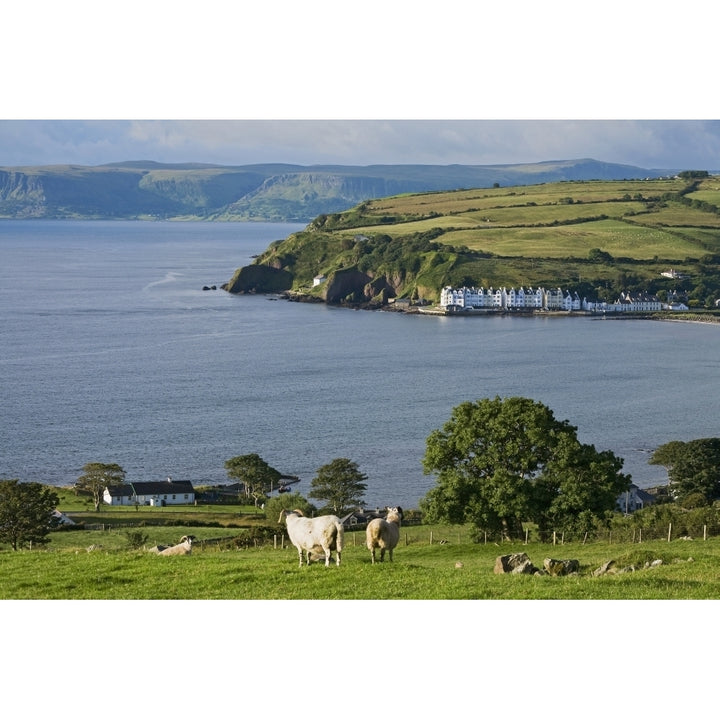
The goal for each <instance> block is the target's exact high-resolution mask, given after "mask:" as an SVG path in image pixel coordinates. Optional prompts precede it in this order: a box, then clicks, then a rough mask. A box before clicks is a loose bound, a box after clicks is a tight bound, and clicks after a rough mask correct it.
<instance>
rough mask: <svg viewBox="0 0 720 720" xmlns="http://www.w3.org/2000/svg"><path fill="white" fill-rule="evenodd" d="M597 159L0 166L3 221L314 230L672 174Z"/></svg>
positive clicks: (125, 163) (0, 198)
mask: <svg viewBox="0 0 720 720" xmlns="http://www.w3.org/2000/svg"><path fill="white" fill-rule="evenodd" d="M672 174H674V171H670V170H664V171H660V170H648V169H645V168H638V167H632V166H628V165H618V164H612V163H603V162H599V161H596V160H587V159H582V160H564V161H558V162H547V163H529V164H525V165H370V166H345V165H317V166H309V167H305V166H299V165H287V164H264V165H263V164H260V165H243V166H221V165H201V164H184V165H181V164H172V165H167V164H160V163H155V162H141V161H137V162H123V163H115V164H110V165H101V166H96V167H86V166H78V165H54V166H46V167H4V168H3V167H0V218H20V219H22V218H60V219H62V218H72V219H133V220H136V219H140V220H215V221H249V220H257V221H266V222H310V221H311V220H312V219H313V218H315V217H317V216H318V215H320V214H323V213H338V212H342V211H344V210H348V209H350V208H352V207H354V206H355V205H357V204H359V203H361V202H363V201H365V200H368V199H371V198H381V197H388V196H392V195H399V194H403V193H419V192H428V191H441V190H456V189H460V188H468V187H492V186H493V185H494V184H499V185H502V186H508V185H529V184H533V183H543V182H551V181H558V180H581V179H584V180H587V179H590V178H595V179H619V178H630V177H657V176H660V175H672Z"/></svg>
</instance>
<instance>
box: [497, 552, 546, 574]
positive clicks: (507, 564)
mask: <svg viewBox="0 0 720 720" xmlns="http://www.w3.org/2000/svg"><path fill="white" fill-rule="evenodd" d="M536 572H538V569H537V568H536V567H535V566H534V565H533V564H532V563H531V562H530V558H529V557H528V556H527V554H526V553H513V554H512V555H500V556H499V557H497V558H496V559H495V569H494V573H495V574H496V575H501V574H503V573H515V574H523V575H534V574H535V573H536Z"/></svg>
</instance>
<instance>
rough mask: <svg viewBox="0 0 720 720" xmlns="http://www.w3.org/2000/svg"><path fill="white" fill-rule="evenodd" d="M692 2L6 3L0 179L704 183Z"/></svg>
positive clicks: (696, 21)
mask: <svg viewBox="0 0 720 720" xmlns="http://www.w3.org/2000/svg"><path fill="white" fill-rule="evenodd" d="M704 4H705V0H699V3H698V4H697V5H694V6H693V8H694V9H693V12H692V13H678V12H677V8H676V9H675V10H673V11H672V12H670V11H667V12H666V11H664V10H663V9H662V8H661V7H658V6H657V4H656V3H649V2H646V1H645V0H638V2H636V3H632V4H629V3H626V2H619V0H606V2H605V3H603V5H602V12H595V11H593V12H590V11H588V13H586V14H584V15H583V13H581V12H579V11H578V7H579V6H578V5H577V4H576V3H574V2H569V0H548V2H546V3H537V2H529V0H517V1H516V2H515V3H512V4H504V6H505V7H496V5H500V4H499V3H495V4H490V5H489V6H488V7H486V6H485V4H478V5H477V6H476V5H474V4H470V3H466V2H464V1H463V2H461V1H460V0H446V2H445V3H443V6H442V9H443V12H442V13H440V12H439V11H438V8H437V6H429V7H425V6H423V5H422V4H414V5H413V6H412V12H410V11H409V10H408V9H407V8H408V7H409V6H408V5H407V4H404V3H389V2H386V1H385V0H382V1H381V0H366V2H364V3H363V4H362V6H358V5H352V4H343V5H341V4H338V3H337V2H329V1H328V0H307V2H305V3H297V2H294V3H293V2H290V1H289V0H276V1H275V2H274V3H272V4H265V5H264V6H263V7H257V6H255V5H254V4H251V3H248V4H246V5H245V6H243V9H242V11H238V10H235V11H233V10H232V8H233V6H232V5H231V4H229V3H227V2H224V0H206V1H205V2H204V3H203V4H202V6H197V5H196V4H189V3H182V2H175V3H169V2H165V1H164V0H154V1H152V2H147V1H144V2H139V0H126V2H125V3H123V5H122V6H118V5H114V4H112V3H111V4H110V5H109V6H108V9H107V10H105V11H101V10H99V9H98V7H99V6H98V5H97V3H93V2H89V0H67V2H65V3H62V4H57V3H52V2H50V1H49V0H36V2H34V3H32V4H27V3H22V4H21V3H15V4H13V5H14V6H22V7H14V6H11V7H9V8H7V9H6V10H4V11H3V12H4V15H5V16H6V17H5V20H4V23H3V26H4V31H3V56H4V57H5V58H6V60H5V70H4V74H3V88H2V92H1V93H0V166H23V165H45V164H80V165H99V164H103V163H109V162H121V161H125V160H154V161H157V162H166V163H183V162H201V163H215V164H221V165H245V164H251V163H267V162H282V163H294V164H299V165H314V164H345V165H369V164H378V163H380V164H382V163H388V164H413V163H423V164H454V163H459V164H477V165H485V164H510V163H533V162H541V161H545V160H565V159H575V158H594V159H596V160H601V161H606V162H613V163H625V164H630V165H637V166H640V167H645V168H652V169H665V168H667V169H708V170H717V169H720V122H719V121H718V119H719V118H720V112H718V110H719V109H720V108H718V103H717V100H716V93H715V92H714V87H715V80H714V78H713V77H712V74H713V72H714V70H713V63H711V62H707V61H706V60H703V57H707V56H706V53H705V51H706V50H707V49H708V48H712V47H714V45H715V44H716V43H715V36H714V35H715V33H714V29H713V28H714V26H713V24H712V23H709V22H704V21H703V19H702V18H703V16H704V13H703V5H704ZM708 6H709V3H708ZM113 9H114V12H113ZM648 10H651V12H648Z"/></svg>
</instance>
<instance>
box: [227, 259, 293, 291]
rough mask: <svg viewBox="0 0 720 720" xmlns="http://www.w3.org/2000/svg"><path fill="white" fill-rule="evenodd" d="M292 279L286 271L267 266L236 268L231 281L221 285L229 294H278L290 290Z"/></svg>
mask: <svg viewBox="0 0 720 720" xmlns="http://www.w3.org/2000/svg"><path fill="white" fill-rule="evenodd" d="M292 283H293V277H292V275H291V274H290V273H289V272H287V271H286V270H281V269H277V268H273V267H269V266H267V265H247V266H246V267H242V268H238V270H236V271H235V274H234V275H233V276H232V278H231V280H230V281H229V282H228V283H226V284H225V285H223V286H222V287H223V289H224V290H227V291H228V292H230V293H279V292H284V291H286V290H290V289H291V288H292Z"/></svg>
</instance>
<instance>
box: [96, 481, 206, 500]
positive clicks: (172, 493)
mask: <svg viewBox="0 0 720 720" xmlns="http://www.w3.org/2000/svg"><path fill="white" fill-rule="evenodd" d="M103 501H104V502H105V503H106V504H107V505H156V506H160V507H162V506H165V505H189V504H192V503H194V502H195V488H193V485H192V483H191V482H190V481H189V480H180V481H176V480H173V479H172V478H168V479H167V480H165V481H164V482H135V483H123V484H122V485H112V486H110V487H106V488H105V492H104V493H103Z"/></svg>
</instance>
